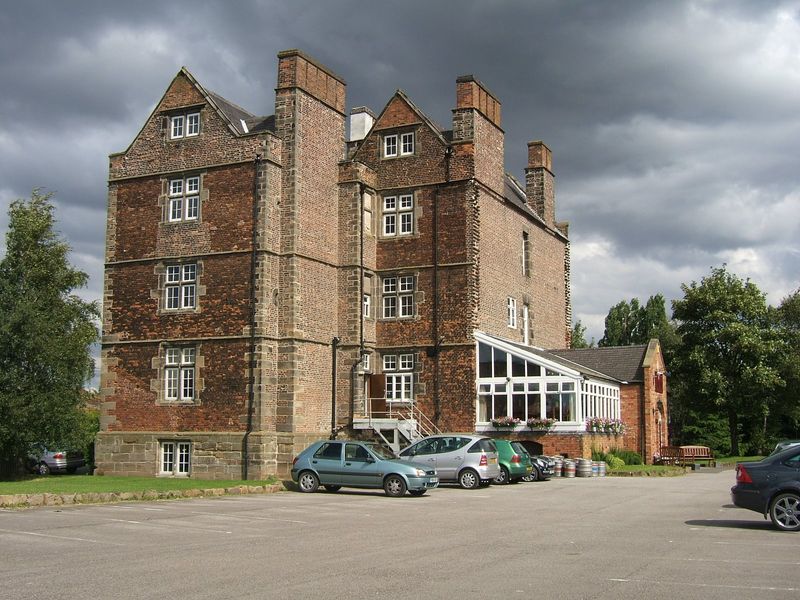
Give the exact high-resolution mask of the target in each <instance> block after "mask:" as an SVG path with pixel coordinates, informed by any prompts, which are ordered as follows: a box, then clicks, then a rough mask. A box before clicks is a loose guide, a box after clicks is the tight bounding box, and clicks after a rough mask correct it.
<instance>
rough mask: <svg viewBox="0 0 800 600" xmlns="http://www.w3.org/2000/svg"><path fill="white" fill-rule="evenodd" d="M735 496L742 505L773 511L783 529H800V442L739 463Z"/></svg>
mask: <svg viewBox="0 0 800 600" xmlns="http://www.w3.org/2000/svg"><path fill="white" fill-rule="evenodd" d="M731 499H732V500H733V503H734V504H735V505H736V506H738V507H740V508H746V509H748V510H754V511H756V512H759V513H761V514H762V515H764V518H766V517H767V515H769V518H770V519H772V523H773V524H774V525H775V527H777V528H778V529H780V530H782V531H800V446H791V447H789V448H787V449H785V450H784V451H783V452H779V453H778V454H772V455H770V456H768V457H767V458H765V459H764V460H762V461H760V462H746V463H739V464H737V465H736V485H735V486H733V487H732V488H731Z"/></svg>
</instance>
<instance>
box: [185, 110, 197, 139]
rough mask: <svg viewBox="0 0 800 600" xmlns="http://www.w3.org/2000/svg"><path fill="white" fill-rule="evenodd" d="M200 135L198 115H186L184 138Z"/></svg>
mask: <svg viewBox="0 0 800 600" xmlns="http://www.w3.org/2000/svg"><path fill="white" fill-rule="evenodd" d="M199 133H200V113H190V114H188V115H186V137H191V136H194V135H198V134H199Z"/></svg>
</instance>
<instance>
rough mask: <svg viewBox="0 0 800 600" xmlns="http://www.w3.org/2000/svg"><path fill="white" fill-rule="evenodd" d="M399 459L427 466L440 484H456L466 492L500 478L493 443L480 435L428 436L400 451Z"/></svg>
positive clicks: (452, 434) (444, 434) (448, 434)
mask: <svg viewBox="0 0 800 600" xmlns="http://www.w3.org/2000/svg"><path fill="white" fill-rule="evenodd" d="M400 459H401V460H407V461H414V462H415V463H422V464H427V465H430V466H431V467H433V468H434V469H436V473H437V474H438V475H439V480H440V481H457V482H458V484H459V485H460V486H461V487H463V488H465V489H474V488H477V487H478V486H480V485H489V483H491V481H492V480H493V479H494V478H495V477H497V476H498V475H500V465H499V464H498V462H497V447H496V446H495V443H494V440H492V438H488V437H486V436H482V435H469V434H463V433H443V434H439V435H431V436H428V437H426V438H424V439H421V440H419V441H418V442H415V443H414V444H411V445H410V446H409V447H408V448H406V449H404V450H403V451H402V452H400Z"/></svg>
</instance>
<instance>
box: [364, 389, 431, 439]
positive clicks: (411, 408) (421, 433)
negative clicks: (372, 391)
mask: <svg viewBox="0 0 800 600" xmlns="http://www.w3.org/2000/svg"><path fill="white" fill-rule="evenodd" d="M373 400H384V401H385V402H386V404H387V410H385V411H375V410H372V401H373ZM366 409H367V410H366V415H365V416H366V418H367V421H368V423H369V424H370V426H371V427H372V421H373V419H378V418H386V419H397V420H398V421H404V422H408V423H411V424H412V427H411V429H412V435H413V436H414V438H415V439H417V438H420V437H425V436H429V435H434V434H437V433H441V430H440V429H439V428H438V427H437V426H436V424H435V423H434V422H433V421H431V420H430V419H429V418H428V416H427V415H426V414H425V413H423V412H422V411H421V410H420V409H419V407H418V406H417V405H416V403H415V402H414V401H413V400H411V401H402V400H401V401H398V400H392V399H390V398H366ZM412 441H413V440H412Z"/></svg>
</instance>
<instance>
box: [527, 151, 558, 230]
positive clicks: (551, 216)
mask: <svg viewBox="0 0 800 600" xmlns="http://www.w3.org/2000/svg"><path fill="white" fill-rule="evenodd" d="M525 196H526V197H527V199H528V205H529V206H530V207H531V209H533V211H534V212H535V213H536V214H537V215H539V216H540V217H541V218H542V220H543V221H544V222H545V223H546V224H547V225H549V226H550V227H554V226H555V220H556V197H555V177H554V176H553V153H552V152H551V151H550V148H548V147H547V145H546V144H545V143H544V142H540V141H536V142H528V166H527V168H526V169H525Z"/></svg>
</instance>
